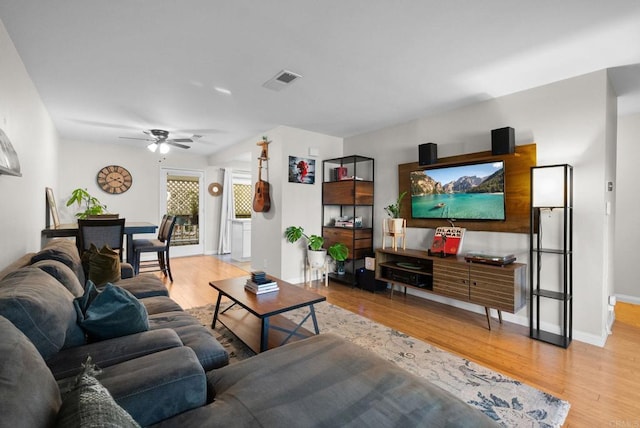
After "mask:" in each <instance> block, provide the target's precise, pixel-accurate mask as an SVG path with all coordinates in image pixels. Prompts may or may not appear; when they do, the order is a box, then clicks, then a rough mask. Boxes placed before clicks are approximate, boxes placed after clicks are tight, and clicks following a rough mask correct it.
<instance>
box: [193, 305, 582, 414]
mask: <svg viewBox="0 0 640 428" xmlns="http://www.w3.org/2000/svg"><path fill="white" fill-rule="evenodd" d="M315 308H316V316H317V318H318V324H319V326H320V331H321V332H323V333H329V332H331V333H335V334H337V335H340V336H343V337H345V338H346V339H347V340H349V341H350V342H353V343H355V344H358V345H360V346H362V347H363V348H365V349H368V350H370V351H372V352H375V353H377V354H378V355H380V356H382V357H383V358H385V359H386V360H389V361H392V362H394V363H396V364H397V365H398V366H400V367H402V368H404V369H406V370H408V371H409V372H411V373H414V374H416V375H418V376H421V377H423V378H425V379H428V380H429V381H431V382H432V383H434V384H436V385H438V386H440V387H441V388H442V389H445V390H447V391H449V392H451V393H452V394H454V395H456V396H457V397H459V398H461V399H462V400H464V401H465V402H466V403H468V404H469V405H471V406H474V407H477V408H479V409H480V410H482V411H483V412H484V413H485V414H487V415H488V416H489V417H491V418H492V419H494V420H495V421H497V422H499V423H500V424H501V425H502V426H505V427H558V426H561V425H562V423H563V422H564V420H565V418H566V417H567V414H568V412H569V407H570V404H569V403H568V402H567V401H563V400H560V399H559V398H557V397H554V396H552V395H550V394H547V393H545V392H542V391H539V390H537V389H535V388H533V387H530V386H528V385H525V384H523V383H521V382H518V381H516V380H514V379H511V378H509V377H507V376H503V375H501V374H500V373H497V372H494V371H492V370H490V369H488V368H486V367H483V366H480V365H478V364H475V363H473V362H471V361H468V360H466V359H464V358H461V357H458V356H456V355H453V354H450V353H449V352H446V351H443V350H441V349H439V348H436V347H435V346H432V345H429V344H428V343H425V342H422V341H421V340H418V339H416V338H413V337H411V336H408V335H406V334H404V333H401V332H399V331H397V330H393V329H391V328H388V327H385V326H383V325H381V324H378V323H376V322H373V321H371V320H369V319H367V318H364V317H362V316H360V315H357V314H354V313H352V312H349V311H347V310H345V309H342V308H340V307H338V306H334V305H331V304H329V303H326V302H323V303H320V304H317V305H315ZM213 310H214V305H207V306H202V307H199V308H193V309H190V310H189V313H191V314H192V315H194V316H196V317H197V318H198V319H199V320H200V321H201V322H202V324H203V325H206V326H211V320H212V319H213ZM307 313H308V311H307V310H304V309H298V310H295V311H291V312H287V313H286V314H285V316H286V317H287V318H289V319H290V320H292V321H295V322H300V321H301V320H302V319H303V318H304V316H305V315H306V314H307ZM304 327H306V328H307V329H308V330H313V326H312V324H311V320H307V321H306V323H305V325H304ZM214 336H216V338H217V339H218V341H219V342H220V343H222V345H223V346H225V348H226V349H227V351H228V352H229V354H230V359H231V364H233V362H234V361H239V360H243V359H245V358H249V357H251V356H253V355H254V353H253V351H251V350H250V349H249V348H247V347H246V346H245V345H244V344H243V343H242V342H241V341H240V340H238V339H237V338H236V337H235V336H234V335H233V334H232V333H231V332H229V330H227V329H226V328H225V327H224V326H222V325H221V324H220V323H218V324H217V325H216V329H215V330H214Z"/></svg>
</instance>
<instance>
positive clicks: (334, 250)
mask: <svg viewBox="0 0 640 428" xmlns="http://www.w3.org/2000/svg"><path fill="white" fill-rule="evenodd" d="M327 252H328V253H329V255H330V256H331V258H332V259H333V260H335V261H336V272H337V274H338V275H344V262H345V260H347V257H349V248H347V246H346V245H344V244H343V243H342V242H337V243H335V244H333V245H332V246H330V247H329V249H328V250H327Z"/></svg>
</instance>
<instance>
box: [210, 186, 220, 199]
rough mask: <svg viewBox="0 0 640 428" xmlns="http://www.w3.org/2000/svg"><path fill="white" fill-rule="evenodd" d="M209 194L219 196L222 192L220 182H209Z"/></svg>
mask: <svg viewBox="0 0 640 428" xmlns="http://www.w3.org/2000/svg"><path fill="white" fill-rule="evenodd" d="M209 194H210V195H211V196H220V195H221V194H222V184H220V183H211V184H209Z"/></svg>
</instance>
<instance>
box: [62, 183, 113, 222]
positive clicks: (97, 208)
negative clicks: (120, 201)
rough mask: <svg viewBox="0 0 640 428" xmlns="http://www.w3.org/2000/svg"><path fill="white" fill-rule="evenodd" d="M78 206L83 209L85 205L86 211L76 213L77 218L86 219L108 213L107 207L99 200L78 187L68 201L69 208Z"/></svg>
mask: <svg viewBox="0 0 640 428" xmlns="http://www.w3.org/2000/svg"><path fill="white" fill-rule="evenodd" d="M73 204H78V207H82V205H83V204H84V207H85V209H84V211H80V212H78V213H76V217H78V218H81V219H86V218H88V217H90V216H95V215H101V214H105V213H106V212H107V206H106V205H104V204H102V203H101V202H100V201H99V200H98V198H96V197H95V196H91V195H90V194H89V192H88V191H87V189H82V188H80V187H78V188H77V189H75V190H74V191H72V192H71V197H70V198H69V200H68V201H67V206H71V205H73Z"/></svg>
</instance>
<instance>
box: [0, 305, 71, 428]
mask: <svg viewBox="0 0 640 428" xmlns="http://www.w3.org/2000/svg"><path fill="white" fill-rule="evenodd" d="M0 356H2V363H0V397H2V398H0V415H2V416H0V426H3V427H49V426H52V425H53V422H54V421H55V420H56V414H57V413H58V409H59V408H60V403H61V402H62V400H61V399H60V390H59V389H58V384H57V383H56V381H55V379H54V378H53V374H51V370H49V367H47V365H46V364H45V362H44V360H43V359H42V356H40V354H39V353H38V350H37V349H36V348H35V346H33V343H31V341H30V340H29V339H28V338H27V337H26V336H25V335H24V334H23V333H22V332H21V331H20V330H18V329H17V328H16V327H15V326H14V325H13V324H12V323H10V322H9V321H8V320H7V319H6V318H3V317H0Z"/></svg>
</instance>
